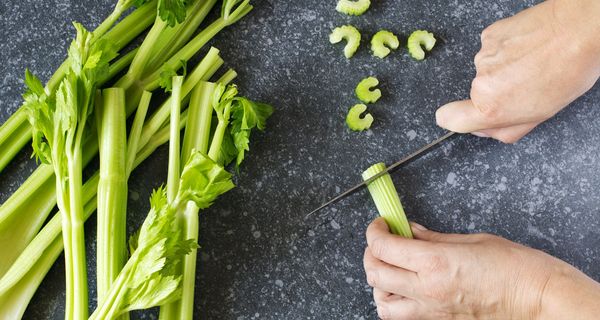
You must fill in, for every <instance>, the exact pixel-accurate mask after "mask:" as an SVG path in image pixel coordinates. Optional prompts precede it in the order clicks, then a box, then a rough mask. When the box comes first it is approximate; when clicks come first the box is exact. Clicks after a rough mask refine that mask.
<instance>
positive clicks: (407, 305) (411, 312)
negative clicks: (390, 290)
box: [377, 296, 425, 320]
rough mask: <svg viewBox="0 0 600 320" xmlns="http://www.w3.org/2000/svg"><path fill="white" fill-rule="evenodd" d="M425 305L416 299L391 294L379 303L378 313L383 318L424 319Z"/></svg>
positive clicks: (385, 319)
mask: <svg viewBox="0 0 600 320" xmlns="http://www.w3.org/2000/svg"><path fill="white" fill-rule="evenodd" d="M423 311H424V310H423V307H422V306H421V305H420V304H419V303H418V302H417V301H415V300H412V299H409V298H404V297H398V296H391V297H389V298H387V299H385V300H383V301H381V302H380V303H377V315H378V316H379V318H381V319H383V320H388V319H403V320H412V319H423V318H424V317H423V316H424V315H425V314H424V312H423Z"/></svg>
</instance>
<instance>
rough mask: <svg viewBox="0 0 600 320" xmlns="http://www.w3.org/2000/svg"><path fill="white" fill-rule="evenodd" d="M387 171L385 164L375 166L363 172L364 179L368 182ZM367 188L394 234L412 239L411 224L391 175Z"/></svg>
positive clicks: (386, 175)
mask: <svg viewBox="0 0 600 320" xmlns="http://www.w3.org/2000/svg"><path fill="white" fill-rule="evenodd" d="M385 169H386V167H385V164H383V163H378V164H375V165H373V166H371V167H370V168H369V169H367V170H366V171H365V172H363V174H362V177H363V179H364V180H365V181H367V180H369V178H371V177H373V176H375V175H376V174H378V173H380V172H382V171H385ZM367 188H368V189H369V193H371V197H372V198H373V201H374V202H375V206H376V207H377V211H379V215H381V216H382V217H383V219H385V222H386V223H387V224H388V226H389V227H390V230H391V231H392V233H393V234H396V235H399V236H402V237H405V238H412V237H413V235H412V231H411V229H410V224H408V220H407V219H406V214H405V213H404V208H402V203H400V198H399V197H398V192H397V191H396V187H394V182H393V181H392V178H391V177H390V175H389V174H387V173H386V174H384V175H383V176H381V177H379V178H377V179H375V180H374V181H372V182H371V183H369V184H368V185H367Z"/></svg>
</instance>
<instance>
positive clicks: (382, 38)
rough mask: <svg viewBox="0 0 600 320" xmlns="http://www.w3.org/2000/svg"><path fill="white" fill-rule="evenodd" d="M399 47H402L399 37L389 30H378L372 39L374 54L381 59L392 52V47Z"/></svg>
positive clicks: (394, 48)
mask: <svg viewBox="0 0 600 320" xmlns="http://www.w3.org/2000/svg"><path fill="white" fill-rule="evenodd" d="M398 47H400V41H399V40H398V37H396V35H394V34H393V33H391V32H389V31H387V30H381V31H379V32H377V33H376V34H375V35H374V36H373V38H372V39H371V50H372V51H373V55H374V56H376V57H378V58H381V59H383V58H385V57H387V55H388V54H390V52H392V50H390V49H393V50H396V49H398Z"/></svg>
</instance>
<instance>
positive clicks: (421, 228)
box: [410, 222, 427, 231]
mask: <svg viewBox="0 0 600 320" xmlns="http://www.w3.org/2000/svg"><path fill="white" fill-rule="evenodd" d="M410 224H411V226H412V227H413V228H415V229H417V230H421V231H427V228H425V227H423V226H422V225H420V224H418V223H416V222H411V223H410Z"/></svg>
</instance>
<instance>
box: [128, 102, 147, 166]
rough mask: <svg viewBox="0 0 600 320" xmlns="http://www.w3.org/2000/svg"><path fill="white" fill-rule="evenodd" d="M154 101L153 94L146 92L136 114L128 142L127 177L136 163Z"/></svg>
mask: <svg viewBox="0 0 600 320" xmlns="http://www.w3.org/2000/svg"><path fill="white" fill-rule="evenodd" d="M151 99H152V93H151V92H148V91H144V93H143V94H142V99H141V100H140V105H139V106H138V108H137V111H136V112H135V118H134V119H133V124H132V125H131V132H130V133H129V140H128V141H127V171H126V172H127V175H129V173H131V171H132V170H133V162H134V161H135V154H136V153H137V150H138V145H139V142H140V137H141V135H142V129H143V127H144V121H145V120H146V114H147V113H148V108H149V107H150V100H151Z"/></svg>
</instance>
